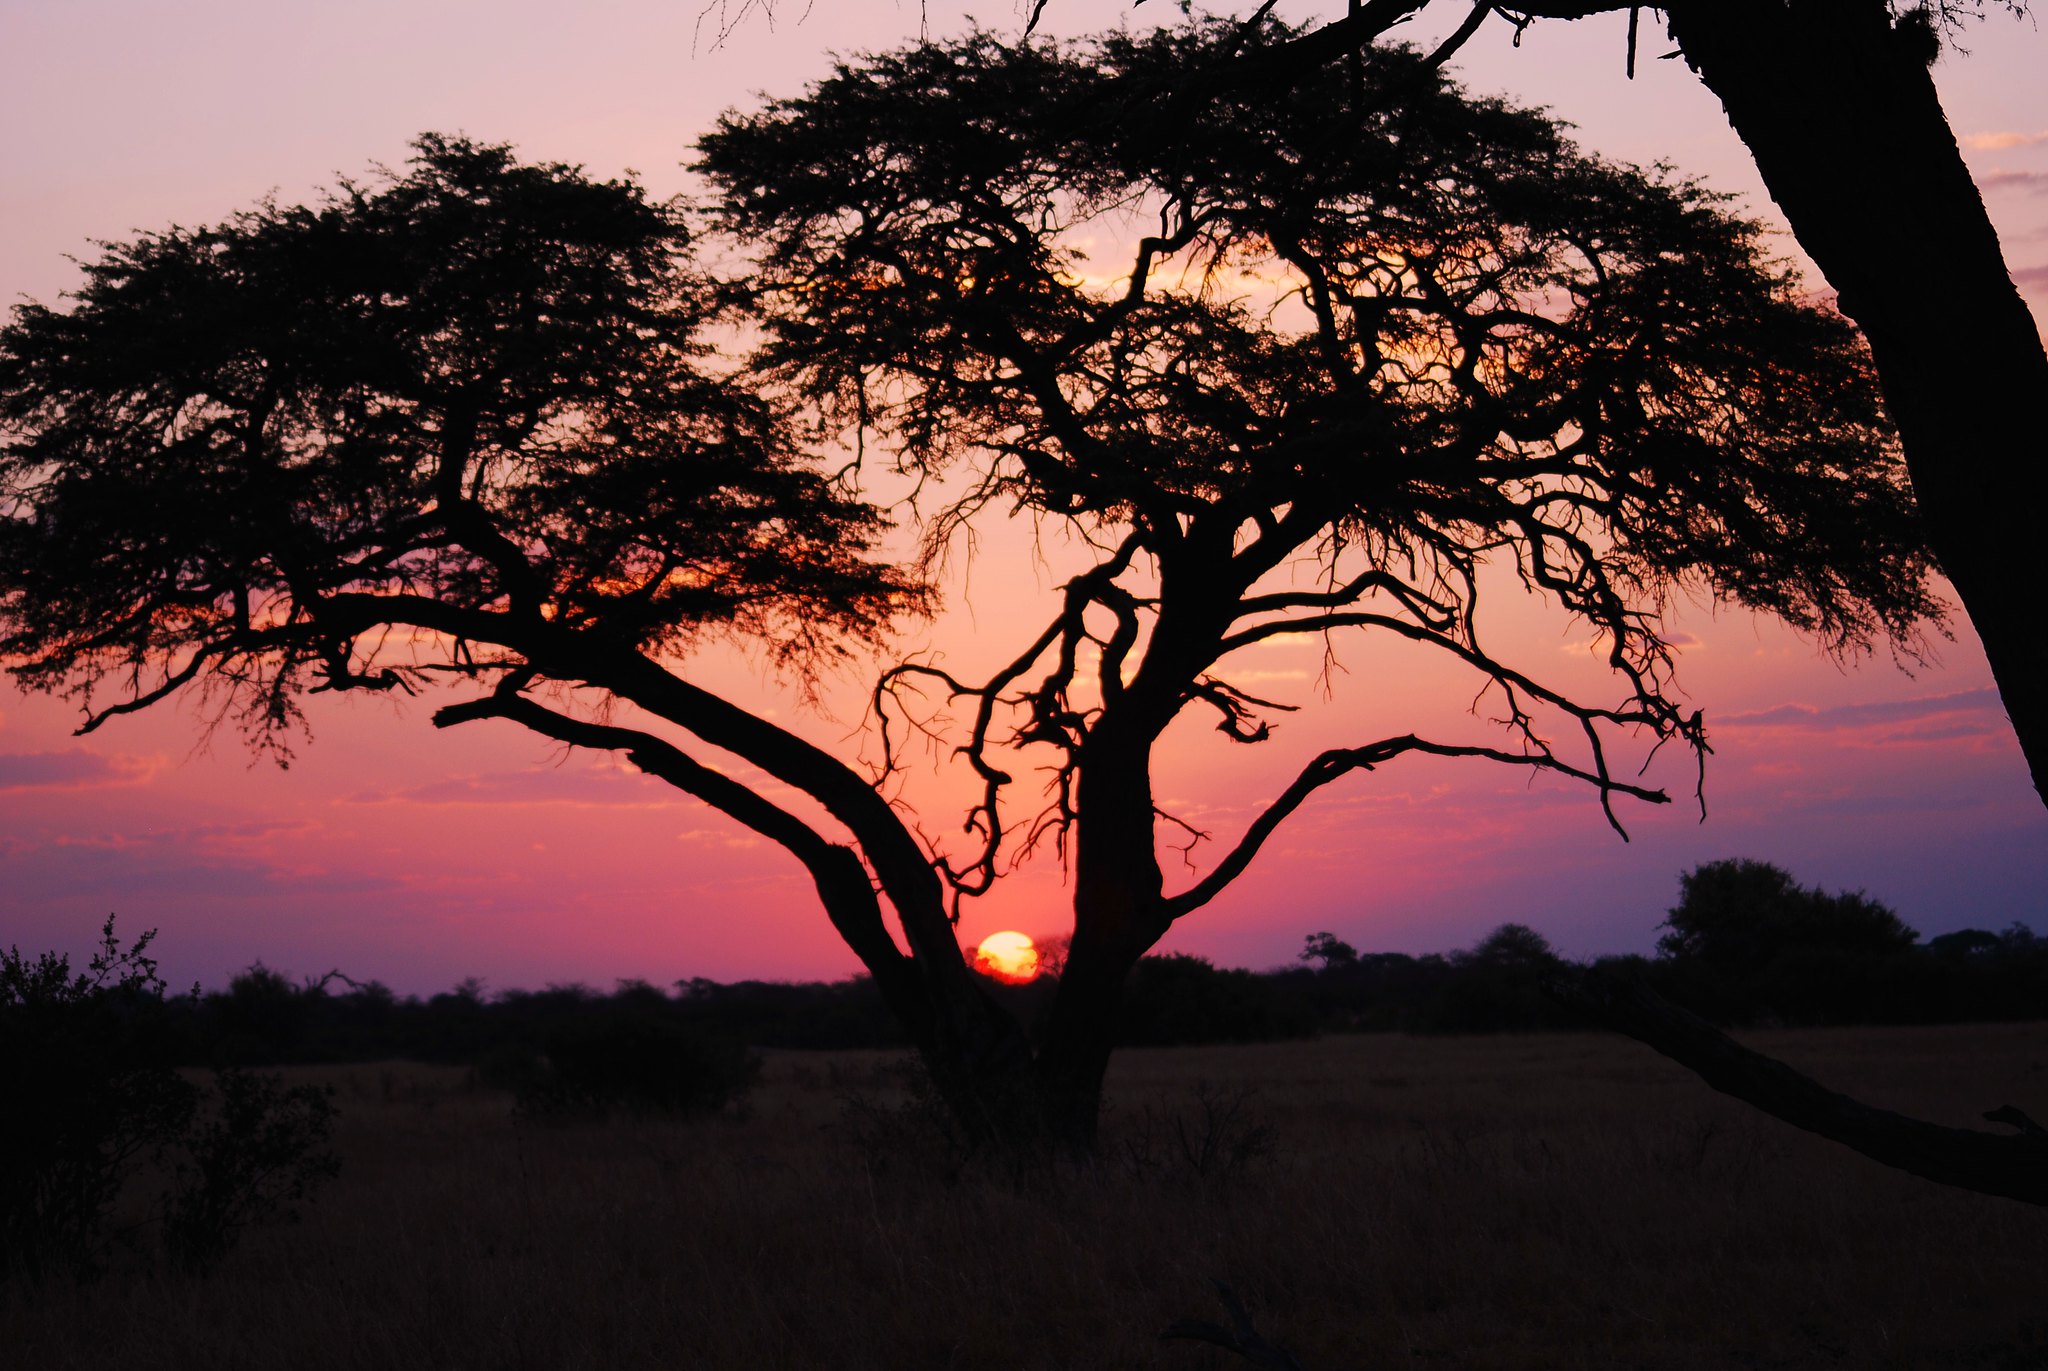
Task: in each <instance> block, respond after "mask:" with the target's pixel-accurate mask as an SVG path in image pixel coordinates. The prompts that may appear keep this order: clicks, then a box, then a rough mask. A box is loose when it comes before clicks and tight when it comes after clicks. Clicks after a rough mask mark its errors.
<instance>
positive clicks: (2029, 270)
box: [2012, 262, 2048, 286]
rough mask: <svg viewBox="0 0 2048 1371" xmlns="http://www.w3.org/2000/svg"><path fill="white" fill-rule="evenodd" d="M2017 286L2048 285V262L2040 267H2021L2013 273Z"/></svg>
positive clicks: (2014, 282)
mask: <svg viewBox="0 0 2048 1371" xmlns="http://www.w3.org/2000/svg"><path fill="white" fill-rule="evenodd" d="M2012 280H2013V284H2014V285H2016V286H2048V262H2043V263H2042V264H2041V265H2040V266H2038V267H2021V268H2020V269H2019V270H2018V271H2016V272H2014V273H2013V274H2012Z"/></svg>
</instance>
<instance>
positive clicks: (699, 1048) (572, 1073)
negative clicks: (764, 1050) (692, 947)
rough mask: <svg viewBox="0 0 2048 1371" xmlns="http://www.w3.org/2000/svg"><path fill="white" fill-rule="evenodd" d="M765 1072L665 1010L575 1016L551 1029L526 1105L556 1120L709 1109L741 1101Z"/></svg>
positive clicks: (522, 1099) (739, 1050)
mask: <svg viewBox="0 0 2048 1371" xmlns="http://www.w3.org/2000/svg"><path fill="white" fill-rule="evenodd" d="M760 1071H761V1059H760V1058H759V1057H758V1056H756V1055H754V1054H753V1053H752V1052H749V1051H748V1050H747V1049H746V1048H745V1047H743V1046H741V1045H740V1044H738V1043H735V1042H733V1041H731V1040H729V1039H725V1038H719V1037H715V1036H712V1035H710V1034H706V1033H700V1032H697V1031H694V1030H692V1029H690V1028H688V1027H686V1026H684V1025H682V1024H679V1023H676V1022H674V1021H673V1020H671V1019H668V1018H665V1017H661V1016H659V1015H655V1014H649V1013H636V1014H626V1015H620V1016H617V1017H609V1018H603V1019H598V1020H595V1021H589V1020H584V1021H571V1022H568V1023H565V1024H562V1025H561V1026H559V1027H558V1028H556V1029H555V1030H554V1031H553V1032H552V1033H550V1034H549V1036H548V1039H547V1048H546V1052H545V1054H544V1055H543V1056H542V1057H541V1058H540V1059H539V1060H538V1061H536V1062H535V1063H534V1066H533V1070H532V1072H531V1074H530V1076H529V1077H528V1079H527V1081H526V1082H525V1084H524V1086H523V1087H522V1088H521V1089H520V1091H519V1097H518V1098H519V1107H520V1109H521V1110H522V1111H523V1112H526V1113H529V1114H535V1115H540V1116H555V1117H562V1116H571V1115H585V1116H596V1117H601V1116H604V1115H607V1114H611V1113H614V1112H625V1113H629V1114H705V1113H710V1112H712V1111H714V1110H717V1109H720V1108H722V1107H723V1106H725V1105H726V1104H728V1103H730V1102H731V1101H733V1100H736V1099H739V1098H740V1097H741V1096H742V1095H744V1094H745V1093H746V1092H747V1091H748V1090H749V1089H751V1088H752V1087H753V1084H754V1081H755V1079H756V1077H758V1076H759V1075H760Z"/></svg>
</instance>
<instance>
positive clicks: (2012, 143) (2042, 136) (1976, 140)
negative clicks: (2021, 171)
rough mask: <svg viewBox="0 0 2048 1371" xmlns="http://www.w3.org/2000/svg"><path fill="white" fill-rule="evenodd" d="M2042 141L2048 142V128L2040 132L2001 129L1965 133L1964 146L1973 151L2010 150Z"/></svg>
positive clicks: (2028, 146) (2027, 146)
mask: <svg viewBox="0 0 2048 1371" xmlns="http://www.w3.org/2000/svg"><path fill="white" fill-rule="evenodd" d="M2041 143H2048V129H2043V130H2042V131H2041V132H2039V133H2014V132H2011V131H2001V132H1995V133H1966V134H1964V135H1963V146H1964V147H1966V148H1968V149H1970V150H1971V151H1972V152H2010V151H2011V150H2012V149H2014V148H2031V147H2034V146H2036V145H2038V144H2041Z"/></svg>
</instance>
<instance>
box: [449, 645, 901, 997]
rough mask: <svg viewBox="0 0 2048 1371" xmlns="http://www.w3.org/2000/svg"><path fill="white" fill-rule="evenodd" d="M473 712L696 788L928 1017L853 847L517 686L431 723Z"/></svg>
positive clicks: (723, 779)
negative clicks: (779, 857) (783, 855)
mask: <svg viewBox="0 0 2048 1371" xmlns="http://www.w3.org/2000/svg"><path fill="white" fill-rule="evenodd" d="M508 683H509V682H508ZM476 719H505V720H508V721H510V722H512V723H516V724H519V725H520V726H521V727H523V728H527V729H530V730H531V731H533V732H535V733H538V734H540V735H541V736H542V737H545V738H553V739H555V740H556V741H558V742H563V743H567V744H569V745H570V746H572V747H582V748H589V749H592V750H595V751H605V752H620V753H624V754H625V756H626V759H627V760H628V761H630V762H632V763H633V765H635V766H637V767H639V768H640V769H641V770H642V771H644V772H646V773H647V774H648V775H650V776H656V777H659V778H660V779H662V780H664V781H666V782H668V783H669V784H670V785H672V786H674V787H676V789H678V790H681V791H683V792H684V793H685V794H689V795H694V796H696V797H697V798H698V799H700V800H703V801H704V802H705V803H706V804H708V805H710V806H711V807H712V808H714V809H716V810H718V811H719V812H721V813H723V814H725V815H727V816H728V817H730V818H733V819H736V820H738V821H739V822H740V823H742V824H745V825H746V826H747V827H748V828H750V829H752V830H753V831H754V832H756V833H758V834H760V835H761V836H762V837H764V838H767V839H768V840H770V841H771V842H774V843H776V844H777V845H778V846H780V847H782V848H783V849H784V850H786V851H787V852H788V853H789V854H790V855H791V856H793V857H795V858H796V859H797V860H798V861H800V862H802V863H803V864H804V868H805V870H807V871H809V872H810V875H811V880H812V882H813V884H815V885H816V887H817V890H818V896H819V898H820V899H821V900H822V901H823V902H824V904H825V910H826V913H827V914H828V915H829V916H830V918H831V920H832V926H833V927H834V928H835V929H837V930H838V931H839V936H840V937H841V938H843V939H845V940H846V945H847V946H848V947H850V948H852V949H853V952H854V955H856V956H858V957H859V958H860V959H861V963H862V964H863V965H864V966H866V967H867V968H868V970H869V972H870V973H872V974H873V975H874V978H875V981H876V984H877V985H879V986H880V987H881V988H882V991H883V993H884V995H886V996H887V997H888V999H889V1002H890V1007H891V1008H892V1009H895V1010H897V1012H899V1013H902V1012H905V1011H906V1010H911V1011H914V1013H913V1014H912V1017H911V1020H910V1021H911V1022H912V1023H913V1024H915V1023H917V1022H919V1021H920V1020H928V1019H929V1016H930V1013H931V1008H930V1004H929V1002H927V1001H926V1000H925V999H924V998H923V994H922V989H921V987H920V985H919V982H918V977H917V973H916V971H915V969H914V968H912V967H911V965H910V963H909V960H908V959H907V958H905V957H904V955H903V953H902V952H901V951H900V950H899V949H898V948H897V946H896V944H895V941H894V940H893V939H891V938H890V936H889V932H888V929H887V928H886V927H885V926H884V925H883V922H882V908H881V904H880V902H879V901H878V900H877V899H876V898H875V889H874V886H873V884H872V883H871V882H870V881H869V878H868V873H867V870H866V868H865V867H863V866H862V865H861V862H860V858H859V857H858V856H857V855H856V854H855V853H854V851H853V850H852V849H851V848H848V847H846V846H844V845H843V844H839V843H834V842H830V841H828V840H827V839H826V838H825V837H824V836H823V835H821V834H820V833H818V831H817V830H816V829H814V828H812V827H811V826H810V825H809V824H806V823H805V822H803V820H801V819H799V818H797V817H796V816H795V815H794V814H791V813H790V812H789V811H788V810H786V809H783V808H782V807H781V806H779V805H776V804H775V803H773V802H772V801H770V800H768V799H767V798H765V797H764V796H762V795H760V794H758V793H757V792H755V791H753V790H751V789H749V788H748V787H746V786H744V785H741V784H740V783H739V782H738V781H735V780H733V779H732V778H731V777H729V776H726V775H724V774H722V773H720V772H717V771H714V770H712V769H711V768H710V767H707V766H705V765H703V764H702V763H700V762H698V761H696V760H695V759H694V758H692V757H690V756H689V755H688V754H687V753H685V752H683V751H682V750H681V749H680V748H678V747H676V746H675V745H674V744H672V743H669V742H667V741H666V740H664V739H661V738H657V737H655V736H654V735H653V734H651V733H644V732H641V731H640V730H638V729H631V728H621V727H618V726H616V725H612V724H597V723H591V722H588V721H587V720H582V719H577V718H574V717H571V716H570V715H566V714H562V713H559V712H558V711H555V710H552V709H548V708H547V707H545V706H544V705H541V704H540V703H539V702H537V701H535V700H533V699H530V698H529V697H527V696H525V695H521V694H519V693H517V691H516V690H499V691H495V692H493V693H492V694H490V695H486V696H484V697H482V698H480V699H476V700H470V701H466V702H465V703H462V704H457V705H448V706H445V707H443V708H441V709H439V710H436V711H435V713H434V726H435V727H436V728H449V727H452V726H454V725H456V724H462V723H468V722H470V721H472V720H476Z"/></svg>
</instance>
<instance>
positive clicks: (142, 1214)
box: [0, 916, 336, 1280]
mask: <svg viewBox="0 0 2048 1371" xmlns="http://www.w3.org/2000/svg"><path fill="white" fill-rule="evenodd" d="M153 937H154V934H153V933H145V934H143V935H142V936H141V937H140V938H138V939H136V940H135V942H134V943H133V945H131V946H129V947H127V948H125V949H124V948H122V947H121V945H120V943H119V942H118V941H117V940H116V938H115V936H114V920H113V919H112V917H111V916H110V917H109V918H108V919H107V922H106V925H105V926H104V928H103V929H102V930H101V942H100V948H99V950H98V951H97V952H96V953H95V954H94V955H93V957H92V959H91V961H90V962H89V963H88V967H87V970H86V971H84V972H82V973H78V974H75V975H74V974H73V972H72V970H71V963H70V959H69V958H68V957H65V956H62V955H59V954H56V953H44V954H42V955H41V956H39V957H37V958H36V959H35V960H33V961H31V960H30V959H29V958H27V957H25V956H24V955H23V954H22V952H21V950H20V949H19V948H18V947H17V948H10V949H8V951H7V952H6V953H5V954H4V955H0V1277H6V1276H25V1277H27V1278H29V1279H31V1280H34V1279H40V1278H43V1277H45V1276H49V1275H53V1274H55V1273H58V1272H60V1271H69V1272H72V1273H74V1274H77V1275H79V1276H90V1275H92V1274H94V1273H95V1272H97V1271H98V1270H99V1269H100V1267H101V1265H102V1264H103V1262H104V1261H105V1259H106V1258H107V1256H108V1255H109V1254H110V1252H111V1251H112V1249H113V1248H114V1247H115V1246H116V1245H117V1244H118V1243H120V1242H122V1241H123V1240H126V1239H130V1238H133V1237H135V1236H136V1235H138V1234H140V1233H141V1232H144V1231H146V1230H147V1228H148V1227H149V1226H150V1224H151V1222H152V1221H153V1222H154V1223H155V1225H156V1227H157V1230H158V1232H159V1235H160V1237H161V1239H162V1244H163V1250H164V1251H165V1252H166V1253H167V1254H169V1255H170V1256H172V1257H173V1258H174V1259H175V1260H177V1261H179V1262H180V1263H181V1264H184V1265H188V1266H203V1265H206V1264H207V1263H209V1262H211V1261H212V1260H214V1259H216V1258H218V1257H219V1256H220V1255H222V1254H224V1253H225V1252H226V1251H228V1250H229V1249H230V1248H231V1247H232V1246H233V1245H234V1243H235V1241H236V1239H237V1238H238V1237H239V1236H240V1233H241V1231H242V1229H243V1228H244V1227H245V1226H246V1225H248V1224H249V1223H252V1222H255V1221H257V1220H260V1219H264V1218H267V1217H270V1216H272V1215H273V1214H275V1213H277V1212H278V1211H279V1210H280V1209H281V1207H282V1206H283V1204H284V1203H285V1202H286V1201H288V1200H291V1199H296V1198H298V1197H300V1196H302V1195H304V1194H305V1193H306V1192H307V1191H308V1190H310V1189H311V1187H312V1186H313V1185H315V1184H316V1183H318V1182H319V1181H320V1180H322V1179H324V1178H326V1177H327V1176H331V1175H332V1174H333V1173H334V1170H335V1168H336V1162H335V1159H334V1158H333V1157H332V1155H330V1154H328V1153H326V1152H324V1151H323V1150H322V1149H323V1147H324V1144H325V1143H326V1140H327V1136H328V1132H329V1128H330V1125H331V1122H332V1113H333V1106H332V1104H331V1103H330V1102H329V1100H328V1097H327V1095H326V1093H325V1092H323V1091H320V1090H316V1089H314V1088H313V1087H310V1086H297V1087H290V1088H287V1087H285V1086H283V1085H281V1084H280V1083H278V1082H277V1081H275V1080H271V1079H267V1078H260V1077H249V1076H242V1075H239V1074H238V1073H225V1074H223V1075H222V1077H221V1078H220V1080H219V1082H218V1083H217V1085H216V1086H215V1087H214V1089H213V1090H211V1091H208V1090H205V1089H202V1088H201V1087H200V1086H198V1085H196V1084H194V1083H193V1082H191V1081H189V1080H187V1079H186V1078H185V1077H183V1076H181V1075H179V1074H178V1072H177V1071H176V1069H175V1053H174V1045H175V1043H176V1042H177V1041H178V1038H177V1034H176V1033H175V1032H174V1031H173V1030H174V1028H175V1024H174V1023H173V1021H172V1017H171V1014H170V1008H169V1005H168V1004H167V1002H166V1001H165V999H164V983H163V981H162V979H161V978H159V977H158V975H157V974H156V962H155V960H154V959H152V958H151V957H150V956H149V952H148V949H149V945H150V942H151V940H152V938H153ZM145 1177H154V1178H155V1179H156V1182H157V1184H158V1186H159V1187H160V1188H158V1190H157V1193H156V1194H155V1197H154V1201H153V1203H131V1202H129V1201H131V1200H134V1199H136V1198H137V1197H136V1196H135V1195H134V1193H133V1192H136V1191H138V1190H142V1189H145V1188H146V1187H145V1184H144V1182H145Z"/></svg>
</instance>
